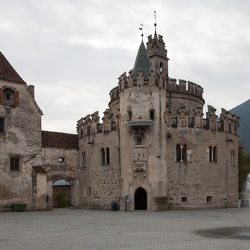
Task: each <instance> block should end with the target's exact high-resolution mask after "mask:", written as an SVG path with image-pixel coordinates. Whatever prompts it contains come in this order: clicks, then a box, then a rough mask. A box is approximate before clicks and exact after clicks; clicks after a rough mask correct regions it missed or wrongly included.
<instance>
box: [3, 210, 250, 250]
mask: <svg viewBox="0 0 250 250" xmlns="http://www.w3.org/2000/svg"><path fill="white" fill-rule="evenodd" d="M249 245H250V209H245V210H243V209H213V210H185V211H177V210H175V211H165V212H152V213H150V212H140V211H138V212H128V213H125V212H120V211H94V210H80V209H79V210H78V209H75V210H74V209H55V210H54V211H46V212H29V211H27V212H2V213H0V249H1V250H9V249H10V250H15V249H18V250H19V249H25V250H34V249H36V250H37V249H60V250H66V249H75V250H78V249H79V250H80V249H86V250H88V249H115V250H117V249H124V250H126V249H130V250H133V249H135V250H139V249H140V250H142V249H143V250H147V249H154V250H155V249H175V250H176V249H192V250H194V249H203V250H204V249H249Z"/></svg>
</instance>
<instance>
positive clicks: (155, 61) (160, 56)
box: [147, 23, 169, 77]
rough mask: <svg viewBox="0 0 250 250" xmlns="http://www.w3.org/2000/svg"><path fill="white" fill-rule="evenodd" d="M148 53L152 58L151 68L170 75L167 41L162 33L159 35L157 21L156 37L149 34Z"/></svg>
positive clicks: (150, 58)
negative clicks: (165, 41)
mask: <svg viewBox="0 0 250 250" xmlns="http://www.w3.org/2000/svg"><path fill="white" fill-rule="evenodd" d="M147 54H148V57H149V60H150V64H151V68H152V69H153V70H154V71H155V72H156V73H159V72H163V73H164V74H165V75H166V77H168V60H169V59H168V57H167V50H166V49H165V43H164V41H163V37H162V36H161V35H157V32H156V23H155V33H154V37H152V35H150V36H148V42H147Z"/></svg>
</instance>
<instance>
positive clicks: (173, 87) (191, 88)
mask: <svg viewBox="0 0 250 250" xmlns="http://www.w3.org/2000/svg"><path fill="white" fill-rule="evenodd" d="M166 90H167V92H179V93H184V94H191V95H195V96H198V97H200V98H203V88H202V87H201V86H200V85H198V84H196V83H193V82H191V81H185V80H182V79H179V84H178V83H177V80H176V79H175V78H169V81H168V84H167V88H166Z"/></svg>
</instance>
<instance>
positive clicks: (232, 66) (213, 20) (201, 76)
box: [0, 0, 250, 133]
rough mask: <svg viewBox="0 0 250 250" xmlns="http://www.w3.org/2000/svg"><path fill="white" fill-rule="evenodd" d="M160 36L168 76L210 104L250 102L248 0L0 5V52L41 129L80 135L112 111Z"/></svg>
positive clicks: (70, 0)
mask: <svg viewBox="0 0 250 250" xmlns="http://www.w3.org/2000/svg"><path fill="white" fill-rule="evenodd" d="M154 10H155V11H156V13H157V32H158V34H161V35H162V36H163V39H164V41H165V44H166V49H167V50H168V57H169V58H170V61H169V75H170V77H172V78H177V79H184V80H189V81H192V82H195V83H197V84H199V85H201V86H202V87H203V89H204V93H203V97H204V99H205V101H206V103H205V109H204V113H205V112H206V106H207V105H212V106H214V107H215V108H216V109H217V112H216V113H217V115H219V114H220V111H221V108H222V107H223V108H225V109H227V110H230V109H231V108H233V107H235V106H237V105H239V104H241V103H243V102H245V101H247V100H248V99H249V98H250V67H249V58H250V14H249V11H250V1H249V0H209V1H208V0H174V1H173V0H158V1H157V0H154V1H152V0H126V1H125V0H91V1H89V0H88V1H87V0H39V1H34V0H8V1H7V0H0V51H1V52H2V53H3V54H4V55H5V57H6V58H7V59H8V60H9V62H10V63H11V64H12V66H13V67H14V68H15V70H16V71H17V72H18V73H19V75H20V76H21V77H22V78H23V80H24V81H26V82H27V84H28V85H30V84H32V85H35V97H36V101H37V103H38V105H39V107H40V108H41V109H42V111H43V113H44V115H43V117H42V124H43V125H42V129H43V130H50V131H59V132H66V133H75V132H76V123H77V120H79V119H80V118H82V117H85V116H86V115H87V114H92V113H93V112H94V111H97V110H98V111H99V114H100V117H101V118H102V116H103V112H104V111H105V109H106V108H108V102H109V91H110V90H111V89H112V88H114V87H116V86H117V84H118V79H117V78H118V77H119V76H120V75H121V74H122V73H123V72H124V71H127V72H128V71H129V70H130V69H132V68H133V65H134V61H135V58H136V54H137V50H138V48H139V45H140V42H141V33H140V30H139V29H138V28H139V27H140V24H141V23H143V24H144V31H143V32H144V42H145V43H146V42H147V36H148V35H150V34H153V33H154Z"/></svg>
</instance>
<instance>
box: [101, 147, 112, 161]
mask: <svg viewBox="0 0 250 250" xmlns="http://www.w3.org/2000/svg"><path fill="white" fill-rule="evenodd" d="M101 158H102V165H109V164H110V149H109V148H106V149H105V148H101Z"/></svg>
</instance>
